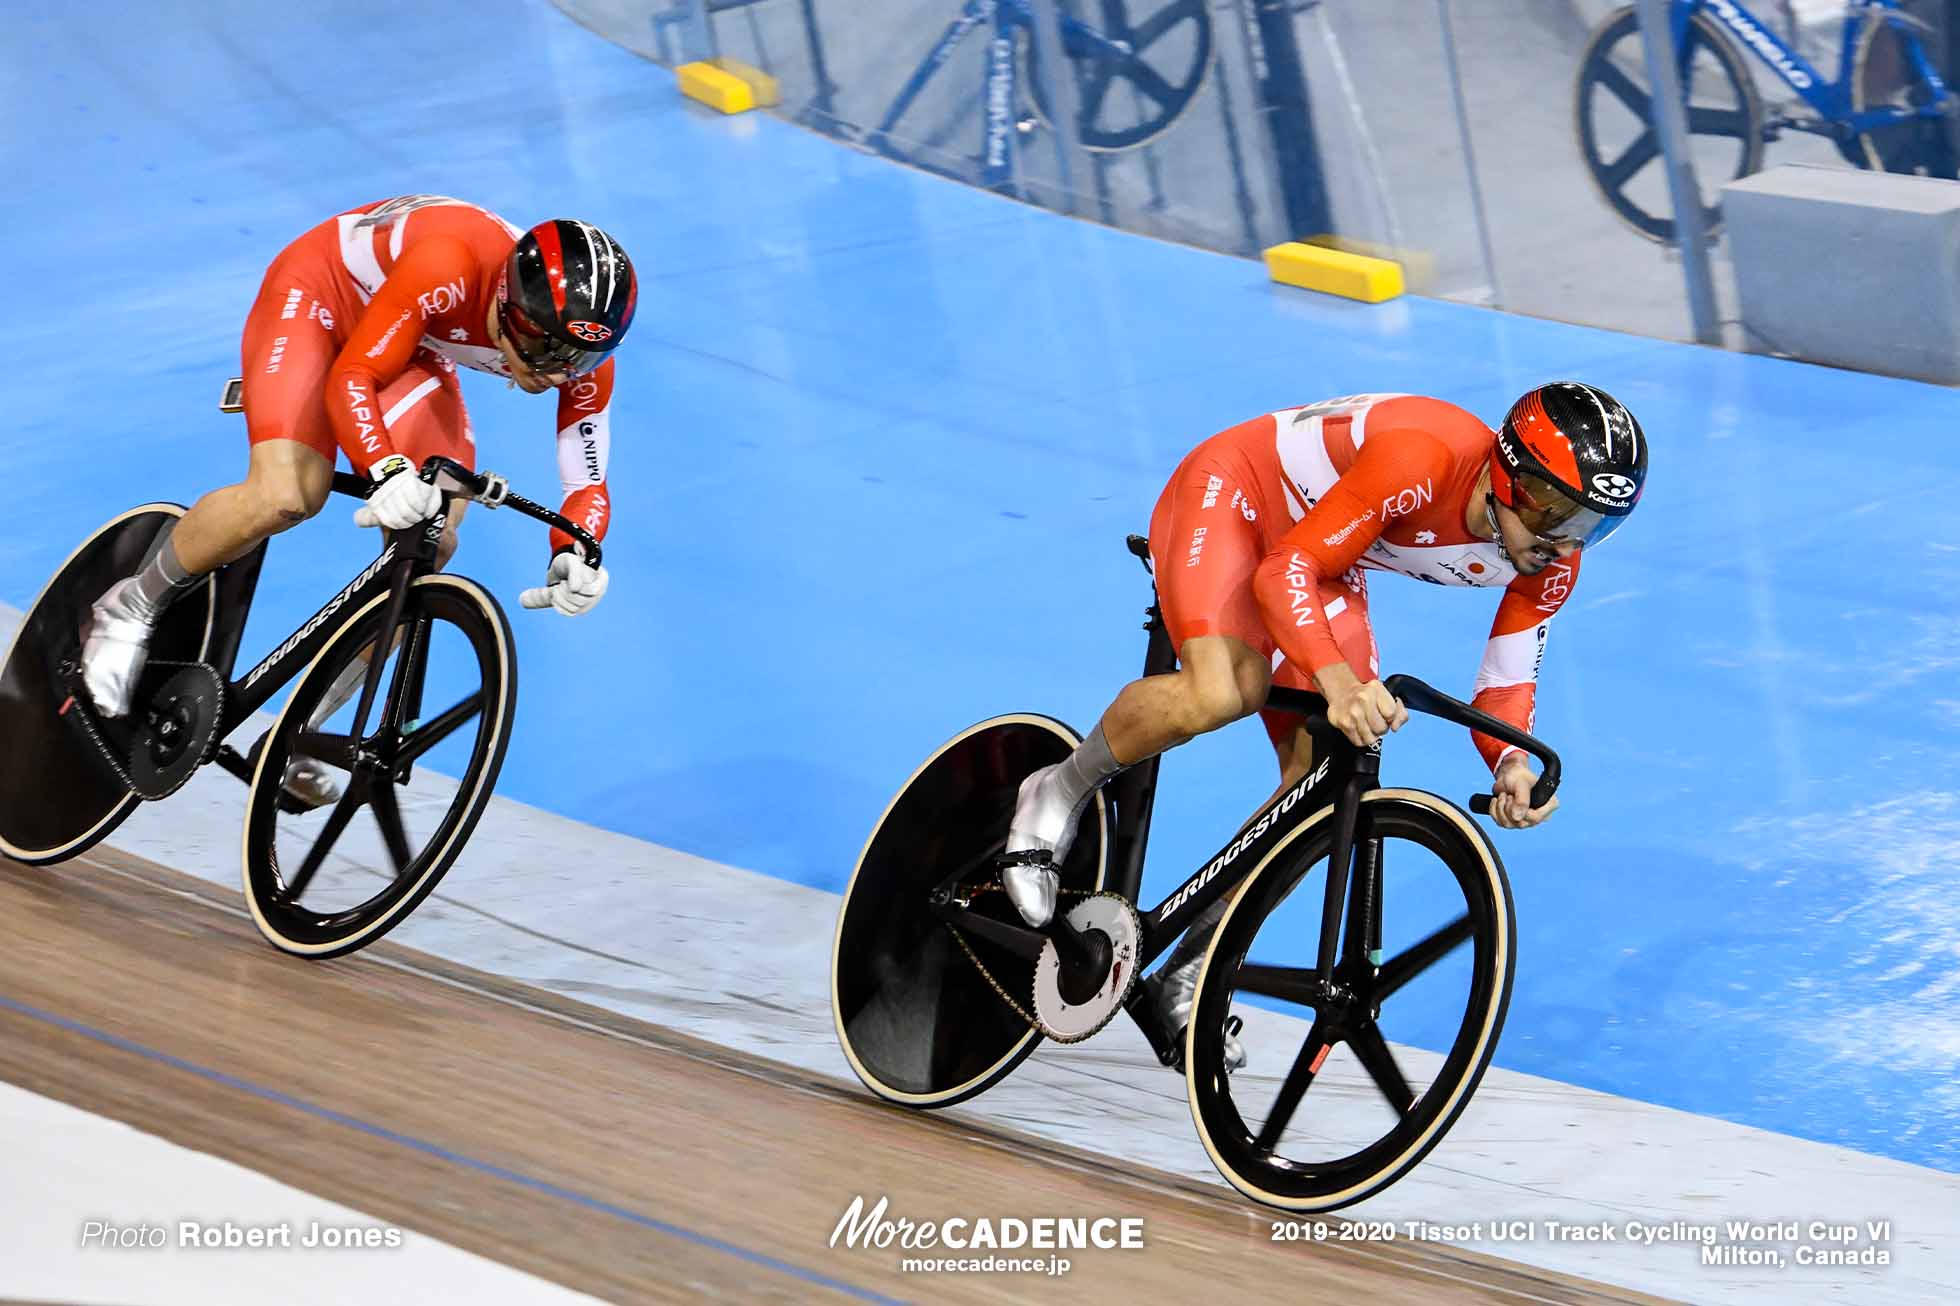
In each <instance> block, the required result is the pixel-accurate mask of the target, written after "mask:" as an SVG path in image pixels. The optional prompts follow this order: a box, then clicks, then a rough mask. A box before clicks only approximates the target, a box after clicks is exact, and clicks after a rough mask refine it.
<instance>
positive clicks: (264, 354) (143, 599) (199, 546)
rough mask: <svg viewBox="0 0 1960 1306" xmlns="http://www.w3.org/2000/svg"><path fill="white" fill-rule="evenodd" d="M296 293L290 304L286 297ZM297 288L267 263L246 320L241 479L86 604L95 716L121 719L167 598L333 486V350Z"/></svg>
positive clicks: (303, 514) (169, 530)
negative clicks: (247, 448) (329, 396)
mask: <svg viewBox="0 0 1960 1306" xmlns="http://www.w3.org/2000/svg"><path fill="white" fill-rule="evenodd" d="M294 295H298V296H299V298H298V299H294V298H293V296H294ZM309 305H310V306H311V308H312V309H317V308H318V307H319V303H318V301H317V300H316V299H313V298H312V297H311V296H310V295H309V293H308V292H307V291H306V288H305V286H304V284H303V282H301V281H300V280H299V279H297V278H295V277H292V276H288V275H286V269H285V267H284V264H283V263H275V264H274V265H273V268H272V271H271V272H269V273H267V275H266V280H265V284H264V285H263V286H261V287H260V290H259V298H258V301H257V303H255V304H254V305H253V308H252V312H251V315H250V316H249V317H248V318H247V319H246V323H245V334H244V341H243V358H244V363H245V393H244V401H245V420H246V433H247V437H248V439H249V441H250V444H251V457H250V461H249V463H248V465H247V471H246V475H245V479H244V480H243V481H240V482H238V483H237V484H235V485H228V486H225V487H224V488H222V489H218V490H213V491H212V492H211V493H209V494H206V495H204V496H203V497H202V498H200V499H199V500H198V501H197V502H196V503H194V504H192V505H191V508H190V511H188V512H186V513H185V514H184V515H183V516H182V517H181V518H179V519H178V520H177V521H176V522H175V523H174V524H172V525H171V526H169V527H166V528H165V530H164V531H163V532H162V533H161V534H160V535H159V536H158V537H157V540H156V542H155V543H154V544H153V545H152V546H151V550H150V554H149V556H148V557H147V558H146V559H145V560H144V563H143V565H142V566H141V567H140V568H138V570H137V572H136V574H135V575H134V576H131V577H127V578H125V579H123V580H120V581H117V582H116V583H115V584H114V585H112V586H110V587H109V589H108V590H107V591H105V592H104V593H103V594H102V595H101V596H100V598H98V599H97V600H96V602H95V605H94V608H93V610H92V612H91V614H90V620H89V626H88V631H87V634H86V636H85V638H84V645H83V651H82V674H83V677H84V679H85V681H86V682H87V684H88V689H89V695H90V697H91V698H92V699H93V700H94V702H95V705H96V707H97V709H98V710H99V711H101V712H102V713H103V714H104V715H106V716H120V715H122V714H123V713H124V712H126V711H127V710H128V707H129V698H130V695H131V694H132V693H134V691H135V686H136V680H137V677H138V676H140V675H141V674H142V670H143V665H144V663H145V661H146V660H147V659H148V648H149V638H150V632H151V631H152V630H153V629H155V626H156V623H157V621H158V619H159V618H161V617H162V615H163V612H164V610H165V609H166V608H168V607H169V606H170V604H171V602H172V601H174V600H175V599H176V597H177V596H178V595H179V594H182V593H183V592H185V591H186V590H188V589H189V588H190V587H191V586H192V585H193V584H194V583H195V582H196V581H197V580H198V578H199V577H201V576H203V575H204V574H205V573H207V572H209V571H211V570H213V569H214V568H216V567H218V566H220V565H222V564H224V563H227V562H230V561H232V560H233V559H235V558H238V557H242V556H243V555H244V554H246V553H248V552H250V551H251V550H252V549H253V548H254V547H256V546H257V545H258V543H259V542H260V541H261V540H263V539H265V538H266V537H267V536H270V535H274V534H277V533H278V532H280V531H283V530H286V529H288V528H289V527H292V526H295V525H297V524H298V523H300V522H302V521H305V520H306V519H307V518H308V517H311V516H312V515H313V514H314V513H316V512H318V511H319V510H320V507H321V505H322V504H323V503H325V502H326V497H327V492H328V490H329V489H330V488H331V486H332V484H333V458H334V442H333V434H332V431H331V429H330V428H329V426H328V423H327V415H326V406H325V402H324V396H325V390H326V377H327V370H328V368H329V367H330V366H331V365H332V363H333V358H334V355H335V353H336V352H337V350H338V346H337V344H336V342H335V341H334V338H333V334H332V332H331V331H330V330H328V329H327V327H326V325H325V323H326V322H329V321H331V320H332V318H331V315H330V314H328V315H326V316H325V317H323V316H322V315H321V314H319V313H318V312H315V311H302V310H303V309H305V308H306V307H307V306H309Z"/></svg>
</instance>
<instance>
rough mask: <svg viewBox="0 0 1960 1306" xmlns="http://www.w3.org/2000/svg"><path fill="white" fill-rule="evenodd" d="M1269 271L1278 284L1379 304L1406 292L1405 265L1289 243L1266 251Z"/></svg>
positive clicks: (1299, 243)
mask: <svg viewBox="0 0 1960 1306" xmlns="http://www.w3.org/2000/svg"><path fill="white" fill-rule="evenodd" d="M1266 271H1267V273H1268V274H1269V275H1270V276H1271V277H1272V279H1273V280H1275V281H1281V282H1284V283H1286V284H1287V285H1289V286H1299V287H1302V288H1303V289H1306V290H1319V291H1323V292H1325V293H1327V294H1329V295H1341V296H1343V297H1345V298H1348V299H1358V300H1360V301H1361V302H1362V303H1364V304H1379V303H1381V302H1382V301H1383V300H1385V299H1394V298H1395V297H1396V296H1397V295H1399V294H1401V293H1402V265H1401V264H1400V263H1396V262H1393V261H1391V260H1389V259H1385V258H1369V257H1368V256H1367V255H1365V254H1350V253H1348V252H1346V251H1345V250H1338V249H1322V248H1320V247H1319V246H1317V245H1306V244H1302V243H1301V242H1299V241H1297V240H1289V241H1287V242H1286V243H1285V244H1283V245H1275V246H1273V247H1272V248H1271V249H1269V250H1267V251H1266Z"/></svg>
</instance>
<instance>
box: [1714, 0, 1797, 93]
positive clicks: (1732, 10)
mask: <svg viewBox="0 0 1960 1306" xmlns="http://www.w3.org/2000/svg"><path fill="white" fill-rule="evenodd" d="M1708 7H1709V8H1710V9H1713V10H1714V11H1715V13H1716V16H1717V17H1719V18H1720V19H1721V20H1722V21H1723V22H1725V23H1727V24H1728V25H1729V30H1730V31H1732V32H1734V33H1735V34H1736V35H1737V36H1739V37H1741V38H1742V40H1743V43H1744V44H1746V45H1748V46H1749V47H1750V48H1751V49H1753V50H1754V51H1755V52H1756V53H1757V54H1760V55H1761V56H1762V57H1763V58H1765V59H1767V60H1768V61H1769V64H1770V67H1772V68H1774V69H1776V71H1777V72H1779V73H1782V74H1783V80H1784V81H1786V82H1788V83H1790V85H1792V86H1794V87H1796V88H1797V89H1798V90H1800V91H1802V90H1808V89H1809V88H1810V86H1811V85H1812V83H1811V79H1810V74H1809V73H1807V72H1805V71H1804V70H1803V69H1802V68H1800V67H1798V66H1797V62H1796V60H1794V59H1792V58H1791V57H1790V55H1789V53H1788V52H1787V51H1785V50H1784V49H1783V47H1782V46H1780V45H1778V44H1777V43H1776V40H1775V38H1774V37H1772V36H1770V34H1769V33H1768V32H1765V31H1764V30H1763V29H1762V28H1760V27H1758V26H1756V25H1755V24H1754V23H1752V22H1750V21H1749V18H1748V16H1747V15H1745V14H1744V13H1743V12H1742V11H1741V10H1740V9H1738V8H1736V7H1735V5H1734V4H1732V3H1731V2H1730V0H1708Z"/></svg>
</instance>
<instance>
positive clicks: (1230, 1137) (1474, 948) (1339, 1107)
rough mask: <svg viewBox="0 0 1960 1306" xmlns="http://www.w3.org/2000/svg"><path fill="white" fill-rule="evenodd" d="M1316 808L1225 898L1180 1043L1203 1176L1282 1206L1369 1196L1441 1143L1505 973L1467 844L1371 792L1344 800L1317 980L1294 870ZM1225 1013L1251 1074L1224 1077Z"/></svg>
mask: <svg viewBox="0 0 1960 1306" xmlns="http://www.w3.org/2000/svg"><path fill="white" fill-rule="evenodd" d="M1331 812H1332V809H1331V808H1330V809H1328V811H1327V812H1323V813H1322V814H1321V815H1320V816H1318V817H1316V818H1314V819H1313V820H1311V821H1309V822H1307V823H1305V824H1303V825H1302V826H1301V827H1300V829H1299V831H1298V832H1297V833H1296V834H1295V835H1294V836H1293V837H1292V838H1291V839H1290V840H1289V841H1288V843H1287V844H1285V845H1283V846H1282V847H1280V848H1279V849H1277V850H1275V851H1274V852H1273V853H1271V854H1269V855H1268V857H1267V859H1266V861H1265V862H1264V863H1263V864H1262V865H1261V866H1260V867H1258V868H1257V869H1256V870H1255V871H1254V873H1253V875H1252V876H1251V877H1250V878H1249V879H1248V881H1247V883H1246V885H1245V887H1244V888H1242V889H1241V890H1240V892H1239V895H1238V897H1237V899H1236V900H1235V901H1234V902H1233V904H1232V907H1231V909H1230V910H1229V911H1228V912H1227V913H1226V916H1225V919H1224V920H1223V921H1222V922H1221V923H1220V925H1219V927H1218V931H1217V933H1216V934H1215V935H1214V936H1213V940H1212V944H1211V947H1210V950H1209V951H1208V952H1207V953H1206V957H1205V969H1204V973H1203V977H1202V978H1201V979H1200V980H1199V985H1198V998H1197V1003H1196V1006H1195V1008H1194V1010H1193V1012H1192V1018H1191V1023H1190V1026H1189V1033H1188V1034H1187V1036H1186V1047H1185V1066H1186V1072H1185V1075H1186V1087H1187V1090H1188V1094H1189V1097H1190V1102H1191V1114H1192V1118H1193V1120H1194V1121H1195V1122H1196V1124H1197V1127H1198V1135H1199V1138H1200V1139H1201V1140H1202V1141H1203V1142H1204V1145H1205V1148H1206V1150H1207V1151H1209V1152H1210V1153H1211V1157H1212V1160H1213V1161H1214V1162H1215V1163H1216V1164H1217V1166H1218V1169H1219V1172H1220V1173H1221V1174H1223V1175H1224V1176H1225V1178H1226V1179H1227V1180H1229V1181H1230V1182H1231V1183H1232V1185H1233V1186H1234V1187H1236V1188H1237V1189H1238V1190H1239V1191H1240V1192H1242V1193H1244V1194H1246V1195H1247V1196H1248V1197H1252V1198H1254V1199H1256V1200H1258V1201H1261V1202H1265V1203H1267V1204H1268V1205H1271V1206H1278V1207H1283V1208H1285V1209H1288V1210H1293V1211H1329V1210H1333V1209H1335V1208H1337V1207H1342V1206H1347V1205H1350V1204H1351V1203H1354V1202H1358V1201H1361V1200H1362V1199H1363V1198H1366V1197H1369V1196H1372V1195H1373V1194H1375V1193H1378V1192H1380V1191H1381V1190H1382V1189H1384V1188H1386V1187H1388V1186H1389V1185H1390V1184H1392V1183H1394V1182H1395V1181H1396V1180H1397V1179H1399V1178H1401V1177H1402V1176H1403V1175H1405V1174H1407V1173H1408V1172H1409V1171H1410V1170H1411V1169H1413V1168H1414V1167H1415V1165H1416V1164H1417V1163H1418V1162H1419V1161H1421V1160H1422V1158H1423V1157H1424V1156H1425V1155H1426V1154H1427V1153H1428V1152H1429V1150H1430V1149H1431V1148H1432V1147H1434V1146H1435V1145H1436V1144H1437V1143H1438V1142H1439V1141H1440V1140H1441V1139H1442V1137H1443V1135H1444V1133H1445V1132H1447V1131H1448V1129H1449V1128H1450V1126H1451V1125H1452V1124H1453V1123H1455V1121H1456V1118H1457V1116H1458V1115H1459V1114H1461V1112H1462V1111H1463V1108H1464V1107H1465V1105H1467V1104H1468V1102H1469V1101H1470V1096H1471V1094H1472V1093H1473V1092H1475V1091H1476V1087H1477V1083H1478V1081H1479V1080H1480V1079H1482V1077H1483V1073H1484V1070H1485V1068H1486V1067H1487V1066H1488V1065H1489V1064H1490V1058H1491V1054H1492V1052H1494V1051H1495V1050H1496V1047H1497V1039H1498V1035H1499V1033H1500V1032H1501V1031H1502V1029H1503V1026H1504V1013H1505V1009H1506V1007H1507V1006H1508V1004H1509V1002H1510V995H1511V977H1512V971H1513V967H1514V964H1515V948H1514V946H1513V936H1514V935H1515V933H1516V922H1515V919H1514V917H1513V913H1512V908H1511V891H1510V885H1509V883H1508V882H1507V881H1506V879H1505V876H1504V868H1503V866H1502V864H1501V863H1500V862H1499V861H1498V859H1497V854H1496V853H1495V851H1493V850H1492V848H1491V846H1490V843H1489V841H1488V840H1487V839H1486V838H1485V837H1484V835H1483V833H1482V832H1481V831H1480V830H1479V829H1478V828H1477V827H1476V825H1475V824H1474V823H1473V822H1472V821H1471V820H1470V818H1469V817H1468V816H1466V815H1465V814H1464V813H1463V812H1462V811H1460V810H1459V809H1457V808H1455V807H1453V806H1451V805H1450V804H1449V803H1447V802H1445V801H1443V800H1442V799H1440V798H1437V797H1435V796H1434V795H1432V794H1426V793H1420V792H1417V791H1414V790H1406V789H1383V790H1377V791H1375V792H1373V793H1370V794H1368V795H1366V796H1365V797H1364V798H1363V799H1362V800H1361V813H1360V820H1359V824H1358V832H1359V839H1358V843H1357V847H1358V853H1357V856H1356V859H1355V868H1354V871H1353V872H1352V873H1351V875H1350V877H1349V883H1348V886H1347V893H1346V895H1345V904H1344V907H1343V905H1341V904H1337V906H1336V909H1335V910H1336V912H1337V913H1338V916H1337V928H1338V929H1339V935H1338V937H1339V940H1340V945H1341V946H1340V948H1339V950H1338V952H1337V958H1338V960H1337V961H1336V963H1335V965H1334V966H1332V967H1331V968H1330V970H1329V971H1327V972H1325V973H1323V971H1322V970H1321V968H1320V966H1319V955H1318V954H1319V942H1320V933H1321V920H1322V918H1323V916H1324V915H1325V912H1326V903H1325V885H1326V880H1325V878H1324V874H1323V875H1314V874H1311V872H1313V871H1314V870H1316V869H1318V870H1320V871H1322V872H1323V873H1324V872H1325V870H1326V866H1327V859H1328V854H1329V847H1330V845H1331V843H1332V838H1331V830H1330V827H1331V825H1332V821H1331V819H1330V817H1331ZM1371 863H1373V864H1375V865H1378V866H1379V872H1378V874H1377V875H1374V876H1370V874H1369V873H1368V869H1367V868H1368V866H1369V865H1370V864H1371ZM1369 883H1373V884H1375V885H1376V886H1378V890H1377V891H1376V892H1377V896H1378V906H1377V907H1376V908H1375V909H1374V911H1372V912H1371V911H1370V910H1368V909H1367V908H1366V907H1365V905H1364V901H1365V898H1366V897H1367V895H1368V892H1369V890H1367V889H1364V887H1363V886H1364V885H1367V884H1369ZM1371 917H1373V918H1374V919H1376V920H1378V921H1379V925H1378V927H1374V928H1370V927H1368V926H1367V925H1366V922H1367V921H1368V920H1369V919H1370V918H1371ZM1232 1017H1237V1018H1238V1020H1239V1021H1240V1022H1241V1027H1240V1034H1239V1037H1240V1039H1241V1040H1242V1041H1243V1043H1244V1044H1245V1047H1246V1049H1247V1052H1248V1054H1249V1056H1250V1062H1249V1064H1248V1065H1247V1067H1246V1068H1245V1069H1243V1070H1240V1071H1238V1072H1237V1073H1235V1074H1228V1073H1227V1072H1226V1070H1225V1068H1224V1056H1223V1046H1222V1045H1223V1039H1224V1031H1225V1028H1226V1022H1227V1021H1228V1020H1229V1019H1231V1018H1232Z"/></svg>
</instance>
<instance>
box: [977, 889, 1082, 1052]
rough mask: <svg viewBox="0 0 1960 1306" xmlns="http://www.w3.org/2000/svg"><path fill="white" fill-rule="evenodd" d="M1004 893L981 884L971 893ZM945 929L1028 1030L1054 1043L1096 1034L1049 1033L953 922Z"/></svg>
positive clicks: (1069, 893)
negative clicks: (1011, 994)
mask: <svg viewBox="0 0 1960 1306" xmlns="http://www.w3.org/2000/svg"><path fill="white" fill-rule="evenodd" d="M1005 892H1006V889H1005V888H1003V887H1002V886H1001V885H998V884H983V885H981V886H980V887H979V888H978V889H975V890H974V891H973V898H978V897H981V896H983V895H985V894H989V893H1005ZM1055 896H1056V898H1057V899H1060V898H1089V897H1093V896H1094V895H1093V894H1090V893H1087V892H1085V891H1084V890H1081V889H1061V890H1058V891H1057V892H1056V894H1055ZM973 898H969V899H967V901H968V902H972V901H973ZM946 928H947V929H948V930H951V931H952V934H953V941H954V942H956V943H958V944H959V945H960V951H961V952H964V953H965V954H966V959H967V960H968V961H970V962H972V963H973V969H975V970H977V971H979V972H980V978H981V979H983V980H985V981H987V987H989V988H991V989H992V990H993V991H994V992H995V994H997V995H998V996H999V997H1000V1000H1001V1001H1002V1002H1005V1003H1006V1004H1007V1006H1008V1009H1009V1010H1011V1011H1012V1012H1013V1013H1014V1014H1015V1015H1017V1016H1019V1017H1020V1018H1021V1019H1022V1020H1023V1021H1025V1022H1026V1023H1027V1026H1028V1028H1029V1029H1031V1030H1033V1031H1034V1032H1035V1033H1037V1034H1039V1035H1041V1036H1042V1037H1043V1038H1045V1039H1049V1040H1051V1041H1053V1042H1056V1043H1080V1042H1082V1041H1083V1039H1086V1038H1088V1037H1090V1035H1091V1034H1094V1033H1096V1032H1097V1031H1095V1030H1091V1031H1090V1033H1089V1034H1084V1035H1082V1036H1081V1038H1064V1037H1062V1036H1060V1035H1058V1034H1055V1033H1053V1032H1051V1031H1050V1030H1049V1029H1048V1028H1047V1027H1046V1026H1044V1025H1043V1024H1042V1023H1041V1021H1040V1020H1039V1019H1038V1018H1037V1017H1035V1016H1032V1015H1030V1014H1029V1013H1028V1009H1027V1008H1026V1007H1024V1006H1022V1005H1021V1004H1020V1003H1018V1002H1016V1001H1015V1000H1014V999H1013V998H1012V997H1011V996H1010V995H1009V994H1008V992H1007V990H1006V989H1005V988H1003V987H1002V986H1001V982H1000V981H999V980H997V979H995V978H994V973H993V972H992V971H990V970H988V969H987V966H986V963H985V962H983V961H981V960H980V958H979V956H978V954H976V953H975V952H974V951H973V945H972V944H970V943H968V942H967V941H966V935H964V934H961V933H960V931H959V927H958V926H956V925H954V924H953V922H951V921H947V922H946Z"/></svg>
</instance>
